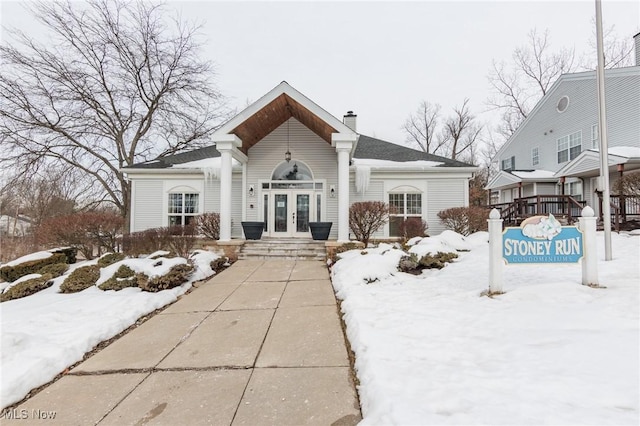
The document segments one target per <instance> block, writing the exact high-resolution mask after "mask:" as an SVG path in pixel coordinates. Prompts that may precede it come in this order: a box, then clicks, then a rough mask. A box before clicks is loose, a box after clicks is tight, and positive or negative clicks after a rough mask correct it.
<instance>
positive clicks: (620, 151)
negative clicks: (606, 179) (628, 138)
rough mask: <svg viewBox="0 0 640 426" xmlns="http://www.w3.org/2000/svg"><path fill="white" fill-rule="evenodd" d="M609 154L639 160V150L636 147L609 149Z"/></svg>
mask: <svg viewBox="0 0 640 426" xmlns="http://www.w3.org/2000/svg"><path fill="white" fill-rule="evenodd" d="M609 154H611V155H618V156H620V157H627V158H640V148H639V147H636V146H614V147H611V148H609Z"/></svg>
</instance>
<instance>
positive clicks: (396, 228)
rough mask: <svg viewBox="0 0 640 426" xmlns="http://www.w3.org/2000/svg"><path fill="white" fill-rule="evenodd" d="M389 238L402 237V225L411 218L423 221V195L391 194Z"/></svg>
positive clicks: (408, 193)
mask: <svg viewBox="0 0 640 426" xmlns="http://www.w3.org/2000/svg"><path fill="white" fill-rule="evenodd" d="M389 210H390V212H389V236H390V237H401V236H402V235H401V233H400V225H401V224H402V223H403V222H404V221H405V220H407V219H408V218H410V217H417V218H420V219H422V194H420V193H410V192H404V193H391V194H389Z"/></svg>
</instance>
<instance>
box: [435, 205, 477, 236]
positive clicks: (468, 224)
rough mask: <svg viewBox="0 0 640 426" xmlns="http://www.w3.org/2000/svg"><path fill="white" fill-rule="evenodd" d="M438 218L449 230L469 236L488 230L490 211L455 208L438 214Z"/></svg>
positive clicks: (472, 207)
mask: <svg viewBox="0 0 640 426" xmlns="http://www.w3.org/2000/svg"><path fill="white" fill-rule="evenodd" d="M438 217H439V218H440V221H441V222H442V224H443V225H444V226H445V227H446V228H447V229H450V230H452V231H455V232H457V233H458V234H462V235H469V234H473V233H474V232H478V231H486V230H487V219H489V210H488V209H485V208H482V207H478V206H470V207H454V208H451V209H447V210H442V211H441V212H440V213H438Z"/></svg>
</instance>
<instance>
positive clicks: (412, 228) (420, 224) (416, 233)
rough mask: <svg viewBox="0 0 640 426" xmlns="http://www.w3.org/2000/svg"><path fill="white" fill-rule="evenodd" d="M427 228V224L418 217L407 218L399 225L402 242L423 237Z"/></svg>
mask: <svg viewBox="0 0 640 426" xmlns="http://www.w3.org/2000/svg"><path fill="white" fill-rule="evenodd" d="M428 228H429V225H427V222H425V221H424V220H422V219H420V218H419V217H408V218H407V219H405V220H403V221H402V223H401V224H400V228H399V231H400V235H402V238H403V239H404V241H407V240H410V239H411V238H413V237H424V236H425V235H426V234H427V229H428Z"/></svg>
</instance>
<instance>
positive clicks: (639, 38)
mask: <svg viewBox="0 0 640 426" xmlns="http://www.w3.org/2000/svg"><path fill="white" fill-rule="evenodd" d="M633 40H634V42H635V44H636V66H639V67H640V33H638V34H636V35H634V36H633Z"/></svg>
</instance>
